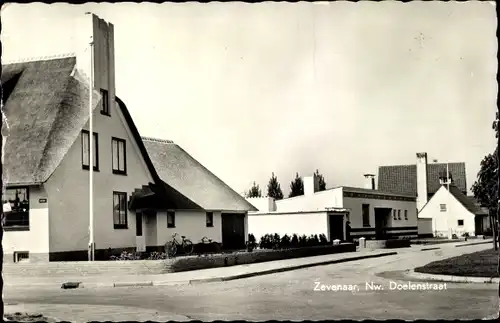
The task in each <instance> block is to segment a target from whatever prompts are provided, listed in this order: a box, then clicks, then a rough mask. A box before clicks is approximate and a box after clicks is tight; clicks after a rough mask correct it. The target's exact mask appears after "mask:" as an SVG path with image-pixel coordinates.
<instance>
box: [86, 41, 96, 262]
mask: <svg viewBox="0 0 500 323" xmlns="http://www.w3.org/2000/svg"><path fill="white" fill-rule="evenodd" d="M92 92H94V39H93V36H90V84H89V250H88V252H89V261H94V260H95V255H94V253H95V243H94V190H93V189H94V129H93V122H92V119H93V118H92V116H93V112H94V111H93V110H94V109H93V104H92V103H93V102H92V101H93V95H92V94H93V93H92Z"/></svg>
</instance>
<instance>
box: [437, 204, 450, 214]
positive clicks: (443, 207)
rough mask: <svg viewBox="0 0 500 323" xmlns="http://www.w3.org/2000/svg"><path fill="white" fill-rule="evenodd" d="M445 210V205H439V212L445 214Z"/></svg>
mask: <svg viewBox="0 0 500 323" xmlns="http://www.w3.org/2000/svg"><path fill="white" fill-rule="evenodd" d="M447 210H448V208H447V206H446V204H439V212H446V211H447Z"/></svg>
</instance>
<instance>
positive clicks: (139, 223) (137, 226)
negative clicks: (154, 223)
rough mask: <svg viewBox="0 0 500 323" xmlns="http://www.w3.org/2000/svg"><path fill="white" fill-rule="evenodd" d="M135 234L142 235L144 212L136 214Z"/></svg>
mask: <svg viewBox="0 0 500 323" xmlns="http://www.w3.org/2000/svg"><path fill="white" fill-rule="evenodd" d="M135 235H136V236H138V237H142V213H136V214H135Z"/></svg>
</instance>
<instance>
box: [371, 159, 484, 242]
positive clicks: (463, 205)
mask: <svg viewBox="0 0 500 323" xmlns="http://www.w3.org/2000/svg"><path fill="white" fill-rule="evenodd" d="M416 157H417V158H416V163H415V164H413V165H394V166H381V167H379V177H378V184H379V188H381V189H383V190H386V191H389V192H394V193H405V194H412V195H414V196H416V197H417V208H418V211H419V213H418V233H419V235H420V236H449V237H451V236H452V235H453V234H457V236H459V235H461V234H463V233H465V232H467V233H469V235H475V234H482V233H483V232H484V231H485V230H487V229H488V228H490V227H491V225H490V222H489V220H488V217H487V212H485V211H484V210H483V209H482V208H481V207H480V206H479V205H478V203H477V201H475V199H474V197H472V196H467V182H466V171H465V163H463V162H461V163H437V162H434V163H428V160H427V153H425V152H424V153H417V154H416ZM448 183H450V186H449V187H450V188H449V190H448Z"/></svg>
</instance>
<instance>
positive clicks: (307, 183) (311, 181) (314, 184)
mask: <svg viewBox="0 0 500 323" xmlns="http://www.w3.org/2000/svg"><path fill="white" fill-rule="evenodd" d="M318 191H319V177H318V175H316V174H313V175H312V176H305V177H304V195H314V193H316V192H318Z"/></svg>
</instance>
